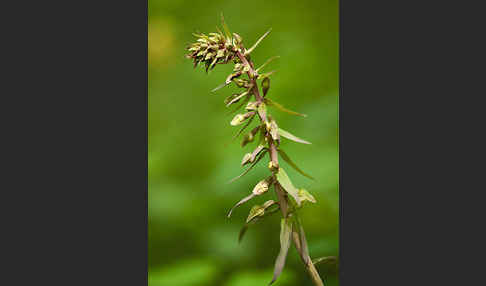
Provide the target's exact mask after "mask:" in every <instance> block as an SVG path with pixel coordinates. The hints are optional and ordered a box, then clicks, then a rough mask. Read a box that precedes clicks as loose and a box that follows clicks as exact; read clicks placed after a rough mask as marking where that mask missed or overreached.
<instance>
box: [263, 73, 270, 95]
mask: <svg viewBox="0 0 486 286" xmlns="http://www.w3.org/2000/svg"><path fill="white" fill-rule="evenodd" d="M269 88H270V78H268V77H266V78H264V79H263V81H262V91H263V96H264V97H265V95H267V92H268V89H269Z"/></svg>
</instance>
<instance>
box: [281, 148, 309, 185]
mask: <svg viewBox="0 0 486 286" xmlns="http://www.w3.org/2000/svg"><path fill="white" fill-rule="evenodd" d="M277 151H278V152H279V153H280V156H282V159H284V161H285V162H287V163H288V164H289V165H290V166H291V167H292V168H294V169H295V170H296V171H297V172H299V173H300V174H301V175H303V176H305V177H307V178H309V179H312V180H315V179H314V178H313V177H312V176H311V175H309V174H307V173H305V172H304V171H302V170H301V169H300V168H299V167H297V165H296V164H295V163H294V162H293V161H292V160H291V159H290V158H289V156H288V155H287V153H285V152H284V150H282V149H278V150H277Z"/></svg>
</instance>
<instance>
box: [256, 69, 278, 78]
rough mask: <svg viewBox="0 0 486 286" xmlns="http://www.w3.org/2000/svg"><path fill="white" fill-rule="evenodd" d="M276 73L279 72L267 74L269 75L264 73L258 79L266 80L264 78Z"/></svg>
mask: <svg viewBox="0 0 486 286" xmlns="http://www.w3.org/2000/svg"><path fill="white" fill-rule="evenodd" d="M275 72H277V71H276V70H273V71H271V72H267V73H263V74H260V75H258V77H257V79H264V78H268V77H269V76H271V75H272V74H274V73H275Z"/></svg>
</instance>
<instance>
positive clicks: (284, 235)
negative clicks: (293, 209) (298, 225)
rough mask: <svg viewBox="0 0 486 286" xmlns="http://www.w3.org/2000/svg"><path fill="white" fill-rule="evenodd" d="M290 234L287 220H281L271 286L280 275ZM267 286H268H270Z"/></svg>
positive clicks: (287, 249) (290, 229)
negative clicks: (278, 244) (277, 251)
mask: <svg viewBox="0 0 486 286" xmlns="http://www.w3.org/2000/svg"><path fill="white" fill-rule="evenodd" d="M291 234H292V224H291V223H290V222H289V219H288V218H283V219H282V220H281V222H280V252H279V254H278V256H277V259H276V260H275V268H274V270H273V279H272V281H271V282H270V284H272V283H273V282H275V280H277V278H278V277H279V276H280V274H281V273H282V270H283V268H284V266H285V260H286V258H287V253H288V251H289V247H290V236H291ZM270 284H269V285H270Z"/></svg>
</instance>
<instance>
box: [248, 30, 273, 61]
mask: <svg viewBox="0 0 486 286" xmlns="http://www.w3.org/2000/svg"><path fill="white" fill-rule="evenodd" d="M271 31H272V28H270V29H269V30H268V31H267V32H266V33H265V34H263V36H261V37H260V39H258V40H257V41H256V43H255V44H253V46H251V48H249V49H248V50H246V52H245V56H246V55H248V54H250V53H251V52H253V50H254V49H255V48H256V47H257V46H258V45H259V44H260V42H261V41H263V39H265V37H266V36H268V34H270V32H271Z"/></svg>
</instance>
